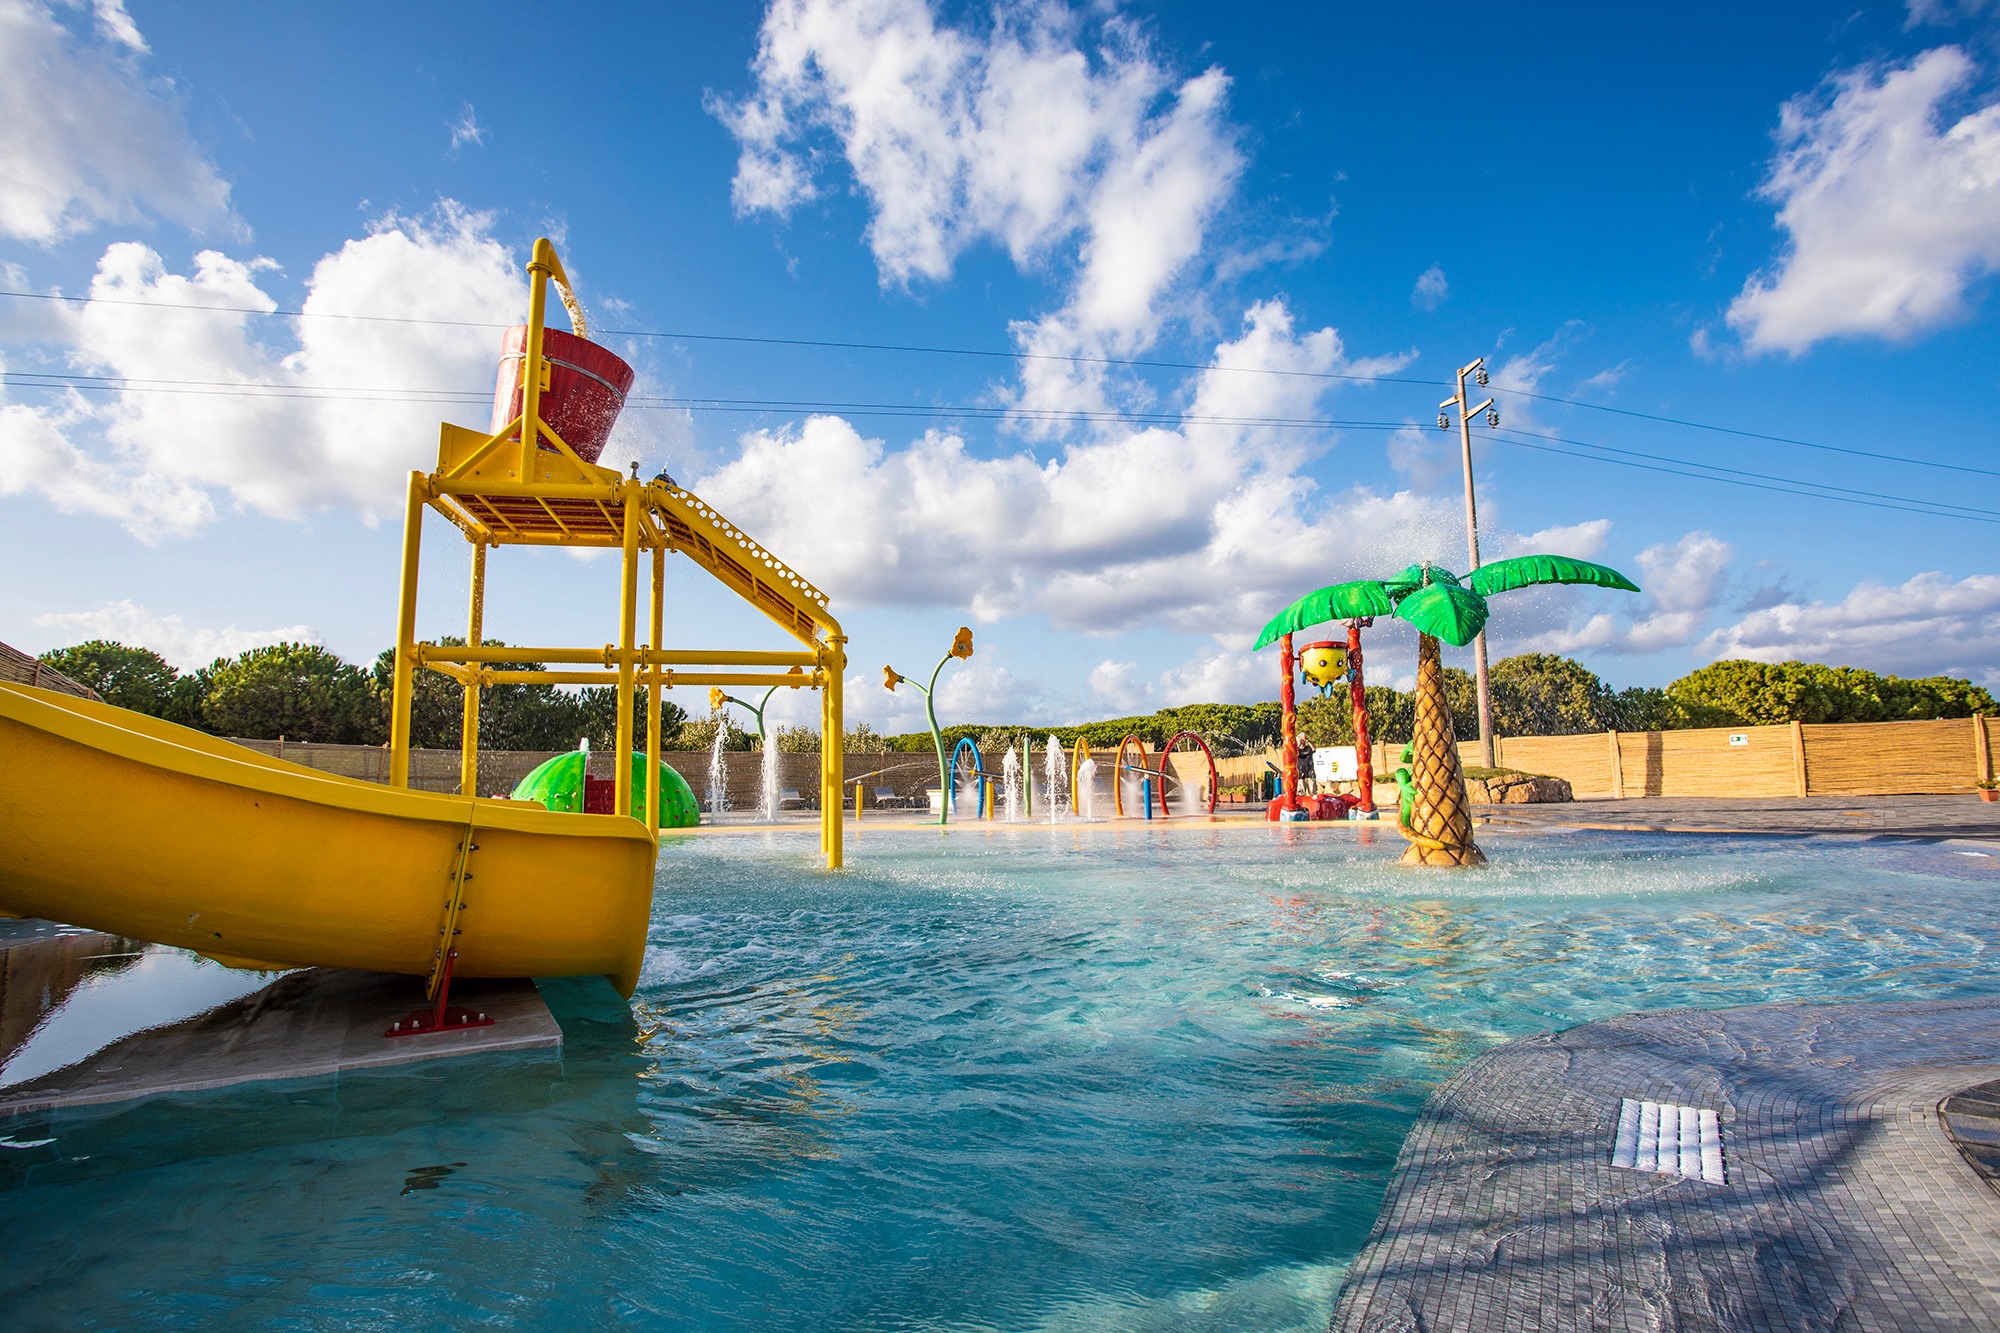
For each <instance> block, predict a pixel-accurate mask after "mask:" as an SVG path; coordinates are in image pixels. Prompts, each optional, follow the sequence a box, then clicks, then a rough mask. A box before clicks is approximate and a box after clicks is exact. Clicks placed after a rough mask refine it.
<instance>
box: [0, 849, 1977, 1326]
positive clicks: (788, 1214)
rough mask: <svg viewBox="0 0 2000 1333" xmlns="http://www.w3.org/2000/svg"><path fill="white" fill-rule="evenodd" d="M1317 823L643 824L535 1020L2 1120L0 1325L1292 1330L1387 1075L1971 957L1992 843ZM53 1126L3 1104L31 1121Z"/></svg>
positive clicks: (1366, 1161)
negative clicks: (1309, 829) (1430, 831)
mask: <svg viewBox="0 0 2000 1333" xmlns="http://www.w3.org/2000/svg"><path fill="white" fill-rule="evenodd" d="M1392 843H1393V839H1390V838H1385V837H1382V836H1380V835H1376V836H1375V837H1374V839H1373V845H1372V846H1366V847H1364V846H1360V845H1358V843H1357V841H1356V836H1355V835H1354V834H1353V833H1352V832H1350V831H1338V832H1332V833H1329V832H1316V833H1310V834H1290V833H1287V832H1268V831H1265V830H1257V831H1254V832H1252V831H1243V830H1222V831H1217V832H1214V833H1212V834H1210V833H1194V832H1178V833H1172V834H1163V833H1161V832H1159V831H1157V830H1137V829H1135V830H1132V831H1129V832H1127V831H1122V830H1121V831H1115V832H1107V831H1104V830H1101V829H1098V830H1088V831H1076V830H1066V829H1060V828H1056V829H1050V828H1045V827H1037V828H1030V829H1024V830H1018V831H1013V832H1006V833H988V832H985V831H981V830H976V829H967V830H961V831H955V832H953V833H951V834H950V835H940V834H938V833H936V832H928V833H907V834H904V833H888V832H886V831H885V832H870V833H869V834H868V835H867V836H866V838H865V840H863V841H862V842H860V843H859V845H858V846H857V847H856V848H855V849H854V854H853V861H854V868H853V869H852V870H851V871H849V872H848V873H845V874H842V875H839V876H826V875H823V874H820V873H817V872H816V871H815V870H814V869H813V862H814V857H813V855H812V851H813V844H812V842H811V840H810V837H809V836H799V835H790V834H786V835H769V836H757V835H747V836H737V837H730V838H708V839H683V840H681V841H679V842H672V843H670V844H669V846H668V848H667V850H666V852H665V853H664V854H663V857H662V868H661V891H660V894H659V897H658V903H657V906H656V909H655V913H654V917H653V925H652V931H651V940H650V945H649V948H648V953H647V961H646V968H645V974H644V978H643V981H642V984H641V988H640V992H639V995H638V996H637V999H636V1001H635V1003H634V1005H633V1006H632V1009H631V1011H630V1012H629V1014H628V1012H627V1011H626V1009H625V1008H624V1006H622V1005H620V1004H618V1003H616V1002H615V1000H613V999H612V998H611V997H610V996H609V994H608V992H607V991H605V990H604V988H603V987H602V985H601V983H595V982H564V983H551V984H549V985H547V986H546V987H545V990H546V991H547V993H548V994H549V996H550V999H551V1003H552V1005H553V1006H554V1007H555V1009H556V1011H557V1013H558V1015H559V1017H560V1018H561V1020H562V1022H563V1026H564V1030H565V1033H566V1036H567V1042H568V1045H567V1048H566V1051H565V1053H564V1057H563V1060H562V1062H561V1064H560V1065H559V1066H558V1065H557V1064H555V1063H554V1062H550V1061H537V1060H534V1059H527V1058H518V1059H515V1058H503V1059H489V1060H484V1061H473V1062H462V1063H458V1064H452V1063H450V1062H446V1063H444V1064H440V1065H432V1066H428V1067H417V1068H414V1069H406V1070H403V1071H400V1072H385V1073H377V1074H370V1075H366V1076H351V1077H348V1078H345V1079H343V1080H341V1081H340V1082H339V1083H338V1084H337V1085H336V1084H335V1083H333V1082H332V1081H328V1080H322V1081H317V1082H308V1083H300V1084H293V1085H284V1086H277V1087H266V1088H262V1089H257V1088H247V1089H239V1090H235V1091H224V1092H217V1093H208V1094H201V1095H198V1096H190V1097H185V1098H176V1099H159V1100H155V1101H152V1102H147V1103H142V1104H138V1105H134V1106H130V1107H126V1108H124V1109H122V1110H111V1111H100V1112H95V1113H90V1114H79V1115H73V1116H68V1117H57V1118H53V1119H51V1118H47V1117H42V1118H32V1123H30V1122H28V1121H25V1120H24V1121H23V1122H20V1123H17V1124H15V1125H14V1126H11V1127H0V1132H4V1133H5V1134H6V1135H7V1136H8V1137H9V1138H11V1139H12V1140H13V1141H15V1142H17V1143H21V1144H28V1145H34V1146H26V1147H20V1148H17V1149H15V1150H13V1151H8V1152H0V1190H4V1197H0V1241H4V1243H5V1244H6V1247H7V1253H8V1255H9V1263H8V1264H7V1265H6V1267H5V1269H4V1271H0V1317H4V1318H5V1321H6V1322H7V1323H9V1324H12V1325H14V1326H20V1327H30V1326H33V1327H41V1326H49V1327H70V1326H74V1327H116V1326H136V1325H146V1326H149V1327H166V1328H182V1327H187V1328H192V1327H198V1326H207V1325H210V1324H214V1323H217V1322H226V1323H230V1324H232V1325H235V1326H267V1327H282V1328H329V1329H330V1328H350V1327H357V1326H361V1327H366V1326H382V1327H387V1326H392V1325H393V1326H398V1327H401V1326H414V1325H417V1324H419V1323H431V1324H437V1325H442V1326H447V1327H465V1326H469V1325H474V1324H479V1323H484V1322H492V1323H505V1324H509V1325H515V1326H522V1327H534V1328H566V1327H577V1326H594V1325H598V1324H606V1323H612V1322H623V1323H629V1324H633V1325H636V1326H640V1327H658V1328H673V1329H690V1330H696V1329H698V1330H710V1329H715V1330H750V1329H766V1328H772V1327H783V1326H790V1325H804V1326H810V1327H813V1328H815V1329H822V1330H880V1329H968V1330H969V1329H1008V1330H1014V1329H1022V1330H1027V1329H1034V1330H1070V1329H1077V1330H1081V1329H1133V1330H1138V1329H1146V1330H1155V1329H1157V1330H1167V1329H1172V1330H1189V1329H1192V1330H1203V1329H1215V1330H1225V1329H1226V1330H1245V1329H1271V1330H1279V1329H1317V1328H1321V1327H1324V1324H1325V1320H1326V1317H1327V1313H1328V1310H1329V1307H1330V1302H1331V1298H1332V1293H1333V1291H1334V1288H1335V1287H1336V1286H1337V1284H1338V1280H1339V1277H1340V1274H1341V1272H1342V1271H1343V1270H1344V1267H1345V1265H1346V1264H1347V1262H1348V1261H1349V1260H1350V1259H1351V1258H1352V1257H1353V1255H1354V1253H1355V1252H1356V1250H1357V1249H1358V1248H1359V1247H1360V1244H1361V1242H1362V1240H1363V1238H1364V1237H1365V1235H1366V1233H1367V1230H1368V1227H1369V1225H1370V1223H1371V1222H1372V1220H1373V1218H1374V1214H1375V1210H1376V1207H1377V1205H1378V1204H1379V1202H1380V1199H1381V1195H1382V1190H1383V1186H1384V1185H1385V1183H1386V1181H1387V1179H1388V1174H1389V1170H1390V1167H1391V1166H1392V1165H1393V1163H1394V1160H1395V1153H1396V1149H1397V1146H1398V1144H1399V1143H1400V1141H1401V1139H1402V1136H1403V1134H1404V1132H1405V1131H1406V1130H1407V1128H1408V1127H1409V1124H1410V1122H1411V1121H1412V1119H1413V1118H1414V1117H1415V1115H1416V1112H1417V1110H1418V1108H1419V1107H1420V1106H1421V1104H1422V1101H1423V1098H1424V1096H1425V1095H1426V1094H1427V1093H1428V1091H1429V1090H1430V1089H1431V1088H1433V1087H1434V1086H1436V1084H1437V1083H1438V1082H1439V1081H1440V1080H1442V1079H1443V1078H1445V1077H1448V1076H1449V1075H1450V1074H1451V1072H1452V1071H1454V1070H1455V1069H1457V1068H1458V1067H1459V1066H1461V1065H1462V1064H1463V1063H1464V1062H1465V1061H1466V1060H1467V1059H1469V1058H1471V1057H1472V1056H1473V1055H1476V1054H1477V1053H1478V1052H1480V1051H1481V1050H1484V1049H1486V1048H1487V1047H1489V1046H1491V1045H1492V1044H1493V1043H1495V1042H1498V1041H1503V1040H1506V1039H1508V1038H1510V1037H1514V1036H1518V1035H1522V1034H1525V1033H1530V1032H1535V1031H1540V1030H1544V1029H1547V1028H1550V1027H1560V1026H1567V1025H1569V1024H1573V1023H1577V1022H1581V1021H1586V1020H1589V1019H1594V1018H1601V1017H1605V1016H1608V1015H1611V1014H1616V1013H1620V1012H1623V1011H1626V1010H1630V1009H1641V1008H1648V1009H1650V1008H1663V1007H1669V1006H1677V1005H1696V1006H1703V1007H1717V1006H1722V1005H1730V1004H1741V1003H1753V1002H1758V1001H1765V1000H1773V999H1785V998H1794V997H1808V998H1826V999H1831V998H1881V999H1916V998H1933V997H1944V996H1959V995H1971V994H1982V993H1990V992H1992V991H1994V990H1996V989H2000V985H1996V982H2000V976H1996V973H1995V971H1994V969H1993V968H1992V966H1991V961H1990V960H1991V955H1992V950H1993V949H1994V946H1995V944H1996V942H1997V941H2000V907H1996V906H1995V903H1994V899H1995V893H1994V890H1995V889H1996V887H2000V859H1995V858H1991V857H1979V856H1972V855H1965V854H1961V853H1958V852H1954V851H1952V850H1950V849H1948V848H1940V847H1896V846H1887V845H1881V844H1853V843H1838V842H1833V841H1806V840H1769V839H1764V840H1752V839H1743V840H1726V839H1705V838H1680V839H1668V838H1662V837H1646V836H1623V835H1573V836H1548V837H1537V838H1527V837H1517V838H1496V839H1495V840H1493V841H1492V842H1491V843H1490V844H1489V851H1490V852H1491V853H1492V855H1493V857H1494V862H1495V865H1494V867H1493V868H1491V869H1489V870H1486V871H1483V872H1479V873H1475V874H1459V875H1450V874H1424V873H1412V872H1410V871H1406V870H1404V869H1401V868H1399V867H1397V866H1395V865H1394V864H1392V861H1393V857H1394V855H1395V853H1396V852H1397V850H1399V848H1398V847H1397V846H1395V845H1392ZM42 1139H50V1140H53V1141H52V1142H49V1143H42V1144H37V1143H36V1141H37V1140H42Z"/></svg>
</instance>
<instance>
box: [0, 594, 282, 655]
mask: <svg viewBox="0 0 2000 1333" xmlns="http://www.w3.org/2000/svg"><path fill="white" fill-rule="evenodd" d="M35 626H36V628H38V629H43V630H48V631H51V636H50V640H51V644H52V646H68V645H71V644H76V643H83V642H86V641H88V640H90V639H111V640H113V641H114V642H117V643H122V644H125V645H126V646H127V647H131V648H151V649H152V650H153V651H154V652H156V653H158V654H159V655H160V656H162V657H164V658H166V659H167V661H169V662H171V663H172V664H173V665H174V666H176V667H178V668H179V669H180V670H182V671H192V670H194V669H195V668H197V667H205V666H207V665H208V664H209V663H210V662H213V661H214V660H215V659H216V658H218V657H234V656H236V655H237V654H238V653H242V652H246V651H248V650H249V649H252V648H262V647H264V646H265V645H267V644H273V643H318V642H320V637H319V635H317V634H315V633H314V632H313V630H312V627H311V626H310V625H287V626H286V627H285V628H283V629H250V630H244V629H238V628H236V626H234V625H228V626H225V627H224V628H222V629H201V628H199V627H196V626H191V625H189V624H188V623H187V622H186V621H184V620H182V619H181V618H180V617H179V616H177V615H164V616H162V615H156V614H155V613H153V612H152V611H149V610H147V609H146V608H145V607H143V606H140V605H139V604H138V603H136V602H133V601H131V600H129V599H127V600H124V601H118V602H107V603H106V604H104V605H103V606H100V607H98V608H97V609H96V610H95V611H63V612H56V613H52V614H49V615H44V616H37V617H35Z"/></svg>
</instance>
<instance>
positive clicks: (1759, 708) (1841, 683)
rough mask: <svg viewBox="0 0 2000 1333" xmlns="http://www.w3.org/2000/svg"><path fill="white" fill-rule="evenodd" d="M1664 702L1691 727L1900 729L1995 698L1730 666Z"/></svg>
mask: <svg viewBox="0 0 2000 1333" xmlns="http://www.w3.org/2000/svg"><path fill="white" fill-rule="evenodd" d="M1667 697H1668V698H1669V699H1670V700H1671V701H1672V702H1673V704H1674V706H1675V707H1676V708H1678V709H1679V710H1680V712H1681V714H1682V715H1683V716H1684V717H1685V718H1686V720H1687V722H1686V725H1689V726H1696V727H1734V726H1777V725H1782V724H1784V723H1787V722H1897V721H1912V720H1919V719H1924V718H1936V717H1970V716H1971V715H1972V714H1974V713H1985V712H1992V711H1993V709H1994V701H1993V696H1992V695H1991V694H1990V693H1988V692H1987V691H1985V690H1983V689H1980V688H1979V687H1978V686H1976V685H1974V684H1973V683H1972V682H1971V681H1968V680H1959V679H1955V678H1953V677H1950V676H1928V677H1925V678H1923V679H1920V680H1905V679H1903V678H1901V677H1898V676H1882V675H1877V674H1876V673H1875V672H1873V671H1864V670H1862V669H1860V668H1859V667H1832V666H1822V665H1821V664H1819V663H1817V662H1746V661H1743V660H1741V659H1727V660H1724V661H1721V662H1712V663H1710V664H1709V665H1708V666H1705V667H1703V668H1701V669H1700V670H1699V671H1694V672H1690V673H1689V674H1687V675H1685V676H1682V677H1681V678H1680V679H1679V680H1677V681H1675V682H1674V683H1673V684H1671V685H1669V686H1668V687H1667Z"/></svg>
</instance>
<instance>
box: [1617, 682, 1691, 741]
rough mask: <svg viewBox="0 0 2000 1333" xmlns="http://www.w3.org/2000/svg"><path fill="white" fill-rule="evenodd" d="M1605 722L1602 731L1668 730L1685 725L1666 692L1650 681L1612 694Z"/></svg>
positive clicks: (1678, 710)
mask: <svg viewBox="0 0 2000 1333" xmlns="http://www.w3.org/2000/svg"><path fill="white" fill-rule="evenodd" d="M1608 722H1609V725H1608V726H1606V727H1605V730H1606V731H1672V730H1673V729H1674V728H1676V727H1683V726H1686V725H1687V723H1686V722H1685V721H1684V720H1683V718H1682V715H1681V711H1680V709H1678V708H1676V707H1675V706H1674V702H1673V700H1671V699H1669V698H1668V697H1667V692H1666V691H1665V690H1662V689H1658V688H1655V687H1653V686H1650V685H1634V686H1631V687H1629V688H1627V689H1623V690H1620V691H1618V693H1616V694H1614V695H1612V696H1611V712H1610V716H1609V719H1608Z"/></svg>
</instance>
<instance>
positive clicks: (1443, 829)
mask: <svg viewBox="0 0 2000 1333" xmlns="http://www.w3.org/2000/svg"><path fill="white" fill-rule="evenodd" d="M1560 583H1583V584H1593V585H1595V586H1597V587H1603V588H1619V589H1622V590H1624V591H1626V592H1637V591H1639V585H1638V584H1636V583H1634V582H1632V581H1631V580H1630V579H1628V578H1626V577H1625V576H1624V575H1623V574H1620V573H1619V572H1618V571H1617V570H1615V569H1612V568H1611V567H1610V566H1608V565H1594V564H1591V563H1590V562H1589V561H1587V560H1572V559H1569V558H1568V557H1566V556H1559V555H1527V556H1517V557H1515V558H1513V559H1510V560H1496V561H1494V562H1493V563H1492V564H1489V565H1482V566H1481V567H1480V568H1478V569H1476V570H1474V571H1473V572H1472V573H1471V574H1470V575H1469V576H1467V577H1466V578H1464V579H1461V578H1460V577H1459V576H1458V575H1456V574H1454V573H1452V572H1451V571H1450V570H1448V569H1445V568H1444V567H1443V566H1442V565H1433V564H1430V563H1428V562H1426V563H1424V564H1421V565H1411V566H1409V567H1408V568H1407V569H1404V570H1403V571H1402V572H1400V573H1398V574H1396V575H1394V576H1392V577H1390V578H1387V579H1357V580H1354V581H1352V582H1348V583H1335V584H1332V585H1330V586H1328V587H1325V588H1321V589H1319V590H1318V591H1317V592H1312V593H1308V594H1307V595H1306V596H1304V597H1301V598H1300V599H1299V600H1298V601H1296V602H1294V603H1292V604H1291V605H1290V606H1288V607H1286V608H1285V609H1284V610H1283V611H1281V612H1279V613H1278V614H1277V615H1276V616H1274V617H1273V618H1272V620H1271V622H1270V624H1268V625H1266V626H1264V632H1263V633H1262V634H1259V635H1258V636H1257V644H1256V647H1257V648H1259V649H1261V648H1264V647H1265V646H1267V645H1268V644H1271V643H1273V642H1277V641H1279V640H1281V639H1282V640H1284V641H1285V642H1284V650H1285V655H1286V656H1287V657H1289V656H1290V647H1291V645H1290V636H1291V635H1292V634H1294V633H1296V632H1297V631H1299V630H1301V629H1304V628H1306V627H1308V626H1311V625H1318V624H1323V623H1325V622H1327V621H1332V620H1353V619H1357V618H1361V617H1369V618H1374V617H1383V616H1393V617H1395V618H1396V619H1398V620H1402V621H1406V622H1408V623H1409V624H1411V625H1414V626H1415V627H1416V629H1417V631H1418V634H1417V690H1416V694H1417V708H1416V723H1415V728H1414V730H1415V735H1414V736H1412V738H1411V741H1410V748H1409V754H1410V763H1409V766H1408V767H1407V768H1404V769H1399V770H1398V771H1397V775H1396V778H1397V783H1398V785H1399V786H1400V787H1401V788H1402V800H1401V802H1400V807H1399V809H1398V812H1397V819H1396V828H1397V830H1398V831H1399V832H1400V833H1402V835H1403V836H1404V837H1405V838H1406V839H1408V840H1409V843H1410V846H1409V850H1407V851H1406V852H1404V853H1403V861H1404V862H1405V863H1406V864H1409V865H1425V866H1474V865H1479V864H1481V863H1482V862H1483V861H1485V859H1486V858H1485V856H1484V855H1483V854H1482V853H1481V852H1480V850H1479V848H1478V846H1477V845H1476V844H1475V843H1474V842H1473V840H1472V807H1471V803H1470V801H1469V800H1468V799H1467V797H1466V792H1465V773H1464V770H1463V769H1462V768H1461V767H1460V766H1459V762H1458V740H1457V736H1456V733H1455V731H1454V729H1453V726H1452V717H1451V705H1450V704H1449V703H1447V702H1446V700H1445V693H1444V667H1443V663H1442V661H1441V660H1440V657H1439V650H1438V640H1440V639H1442V640H1444V641H1445V642H1446V643H1449V644H1451V645H1452V646H1453V647H1458V648H1462V647H1464V646H1465V645H1466V644H1468V643H1470V642H1471V641H1472V640H1473V638H1474V637H1475V636H1476V635H1478V634H1479V633H1480V631H1481V630H1483V629H1484V628H1485V626H1486V618H1487V614H1488V612H1487V605H1486V599H1487V598H1488V597H1490V596H1492V595H1493V594H1495V593H1501V592H1511V591H1513V590H1514V589H1517V588H1530V587H1538V586H1543V585H1548V584H1560ZM1290 679H1291V677H1290V669H1289V664H1287V674H1286V681H1287V685H1288V687H1289V682H1290Z"/></svg>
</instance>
